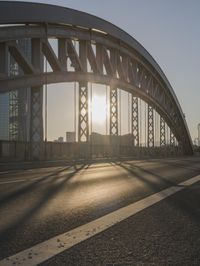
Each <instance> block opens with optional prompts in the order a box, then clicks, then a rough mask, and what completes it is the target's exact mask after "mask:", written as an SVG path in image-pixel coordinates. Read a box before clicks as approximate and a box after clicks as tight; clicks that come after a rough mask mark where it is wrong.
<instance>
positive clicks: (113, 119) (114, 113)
mask: <svg viewBox="0 0 200 266" xmlns="http://www.w3.org/2000/svg"><path fill="white" fill-rule="evenodd" d="M110 135H111V136H118V96H117V88H111V89H110Z"/></svg>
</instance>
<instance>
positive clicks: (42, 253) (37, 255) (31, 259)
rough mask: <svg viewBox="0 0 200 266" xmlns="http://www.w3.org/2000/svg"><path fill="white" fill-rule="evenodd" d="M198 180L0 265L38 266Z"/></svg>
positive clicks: (57, 238)
mask: <svg viewBox="0 0 200 266" xmlns="http://www.w3.org/2000/svg"><path fill="white" fill-rule="evenodd" d="M199 181H200V175H198V176H195V177H193V178H190V179H188V180H187V181H184V182H181V183H179V184H177V185H176V186H172V187H170V188H167V189H164V190H162V191H160V192H158V193H155V194H153V195H151V196H148V197H146V198H144V199H142V200H140V201H138V202H135V203H132V204H130V205H128V206H126V207H123V208H121V209H119V210H117V211H114V212H112V213H109V214H107V215H105V216H103V217H101V218H98V219H96V220H94V221H91V222H89V223H87V224H85V225H82V226H79V227H77V228H75V229H73V230H71V231H69V232H66V233H63V234H60V235H58V236H55V237H53V238H51V239H49V240H46V241H44V242H42V243H40V244H37V245H35V246H33V247H31V248H29V249H26V250H24V251H21V252H19V253H17V254H15V255H13V256H10V257H7V258H5V259H3V260H1V261H0V266H10V265H23V266H33V265H38V264H39V263H42V262H44V261H46V260H47V259H50V258H52V257H54V256H55V255H57V254H59V253H61V252H63V251H65V250H67V249H69V248H71V247H73V246H74V245H76V244H78V243H80V242H82V241H84V240H86V239H88V238H90V237H92V236H94V235H96V234H98V233H100V232H102V231H104V230H106V229H108V228H110V227H111V226H113V225H115V224H117V223H119V222H121V221H123V220H125V219H127V218H128V217H130V216H133V215H134V214H136V213H138V212H140V211H142V210H144V209H146V208H148V207H150V206H152V205H154V204H156V203H158V202H159V201H161V200H163V199H166V198H167V197H169V196H171V195H173V194H175V193H176V192H178V191H181V190H183V189H184V188H185V187H188V186H191V185H192V184H194V183H196V182H199Z"/></svg>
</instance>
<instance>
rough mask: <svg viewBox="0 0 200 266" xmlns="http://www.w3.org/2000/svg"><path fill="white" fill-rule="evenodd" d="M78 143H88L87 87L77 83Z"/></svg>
mask: <svg viewBox="0 0 200 266" xmlns="http://www.w3.org/2000/svg"><path fill="white" fill-rule="evenodd" d="M78 141H79V142H82V141H89V114H88V87H87V83H86V84H81V83H79V123H78Z"/></svg>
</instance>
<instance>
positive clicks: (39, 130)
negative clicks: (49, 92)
mask: <svg viewBox="0 0 200 266" xmlns="http://www.w3.org/2000/svg"><path fill="white" fill-rule="evenodd" d="M31 50H32V53H31V55H32V64H33V65H34V66H35V68H38V69H40V70H42V68H43V56H42V44H41V41H40V39H32V47H31ZM30 109H31V110H30V111H31V114H30V155H31V158H32V159H41V158H42V156H43V115H42V114H43V87H42V86H39V87H32V88H31V107H30Z"/></svg>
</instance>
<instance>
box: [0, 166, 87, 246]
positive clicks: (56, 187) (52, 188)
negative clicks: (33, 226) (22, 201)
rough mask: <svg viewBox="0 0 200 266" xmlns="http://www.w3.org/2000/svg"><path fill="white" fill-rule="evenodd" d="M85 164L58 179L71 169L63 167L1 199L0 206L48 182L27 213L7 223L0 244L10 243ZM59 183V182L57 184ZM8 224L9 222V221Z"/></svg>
mask: <svg viewBox="0 0 200 266" xmlns="http://www.w3.org/2000/svg"><path fill="white" fill-rule="evenodd" d="M88 167H89V166H88V165H86V164H82V165H80V166H79V167H78V166H74V167H73V168H74V170H73V172H72V173H67V174H66V175H65V176H62V177H59V176H58V174H60V173H62V172H64V171H66V170H69V169H70V168H72V167H64V168H62V169H60V170H58V171H55V172H54V173H52V174H50V175H46V176H43V177H41V178H40V179H39V180H36V181H34V182H32V183H31V184H28V185H25V186H24V187H23V188H19V189H18V190H17V191H14V192H11V193H9V194H8V195H6V196H4V197H1V199H0V204H1V205H3V204H6V203H9V202H12V201H14V200H15V199H16V198H17V197H18V196H22V195H25V194H28V193H30V192H33V191H34V190H36V189H37V188H38V186H39V185H41V184H42V182H43V181H45V180H47V181H48V186H47V188H45V190H44V192H43V193H41V197H40V198H39V199H37V202H36V203H35V204H33V206H30V208H29V209H28V210H27V211H24V213H23V214H22V215H21V216H20V218H19V219H16V220H15V221H13V222H12V223H9V225H8V226H6V227H5V228H4V229H3V230H1V231H0V243H1V242H6V241H8V240H9V241H11V240H12V239H14V238H15V235H16V232H17V231H18V230H19V229H20V228H22V227H23V225H24V224H26V223H27V222H28V221H29V220H30V219H31V218H32V217H33V215H35V214H36V213H37V212H38V211H39V210H40V209H42V208H43V207H44V206H45V205H46V204H48V203H49V201H50V200H51V199H52V198H53V197H54V196H55V195H56V194H58V193H59V191H60V190H62V188H63V186H64V185H65V184H66V183H67V182H68V181H69V180H71V179H72V178H73V177H74V176H75V175H76V174H77V173H78V172H79V171H81V170H82V169H84V168H88ZM59 179H60V180H59ZM58 181H59V182H58ZM9 222H10V221H9Z"/></svg>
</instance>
